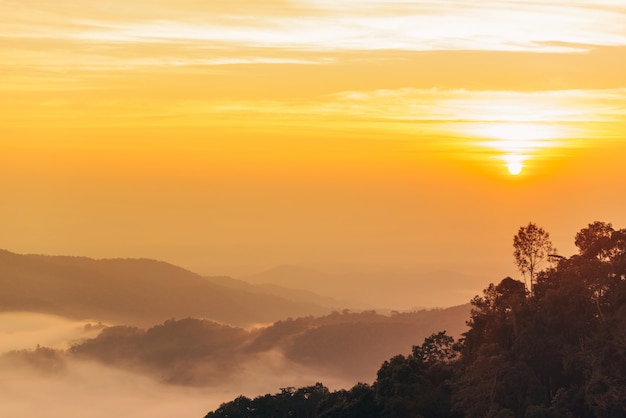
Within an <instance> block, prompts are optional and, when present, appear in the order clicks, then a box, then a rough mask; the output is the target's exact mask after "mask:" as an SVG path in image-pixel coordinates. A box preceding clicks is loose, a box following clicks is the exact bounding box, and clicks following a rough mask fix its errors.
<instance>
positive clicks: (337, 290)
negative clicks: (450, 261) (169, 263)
mask: <svg viewBox="0 0 626 418" xmlns="http://www.w3.org/2000/svg"><path fill="white" fill-rule="evenodd" d="M239 278H240V279H242V280H245V281H246V282H249V283H254V284H265V285H268V284H272V285H277V286H284V287H289V288H292V289H300V290H306V291H309V292H315V293H317V294H320V295H324V296H331V297H333V298H335V299H337V300H338V301H340V303H341V305H342V306H347V307H350V308H353V309H361V310H364V309H365V310H366V309H376V310H384V309H389V310H405V311H406V310H416V309H422V308H436V307H447V306H457V305H462V304H464V303H466V302H467V301H468V300H470V299H471V298H472V297H473V296H474V295H476V294H477V293H479V292H480V290H481V286H482V285H483V279H482V278H481V277H480V276H476V275H472V274H470V273H467V272H462V271H455V270H451V269H448V268H446V267H445V266H434V265H433V266H421V265H416V266H391V265H389V266H388V265H371V266H370V265H367V264H365V265H341V264H336V265H335V264H328V265H325V264H320V265H310V266H309V265H281V266H278V267H275V268H272V269H269V270H265V271H261V272H259V273H255V274H250V275H246V276H242V277H239Z"/></svg>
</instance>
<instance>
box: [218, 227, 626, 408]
mask: <svg viewBox="0 0 626 418" xmlns="http://www.w3.org/2000/svg"><path fill="white" fill-rule="evenodd" d="M518 236H519V240H520V241H519V242H520V246H519V247H520V256H521V257H522V258H523V257H526V258H525V260H526V262H525V264H523V268H524V269H525V271H526V272H527V273H528V274H529V275H530V276H531V279H532V280H531V283H534V285H533V289H532V292H530V291H527V289H526V286H525V284H524V283H522V282H520V281H517V280H514V279H512V278H510V277H507V278H505V279H503V280H502V281H500V283H498V284H497V285H496V284H493V283H492V284H490V285H489V286H488V287H487V288H486V289H485V290H484V291H483V294H482V295H481V296H476V297H475V298H474V299H473V300H472V306H473V309H472V311H471V315H470V319H469V321H468V325H469V330H468V331H467V332H466V333H465V334H464V335H463V337H462V338H461V339H460V340H459V341H454V340H453V339H452V338H451V337H449V336H448V335H446V333H445V332H443V331H442V332H439V333H436V334H433V335H432V336H430V337H427V338H426V339H425V340H424V342H423V343H422V344H421V345H419V346H414V347H413V350H412V353H411V354H409V355H408V356H403V355H397V356H394V357H392V358H391V359H389V360H387V361H385V362H384V363H383V364H382V366H381V367H380V369H379V371H378V373H377V376H376V380H375V381H374V383H373V384H371V385H369V384H365V383H360V384H358V385H356V386H354V387H353V388H352V389H350V390H340V391H335V392H331V391H329V390H328V389H326V388H325V387H324V386H323V385H322V384H317V385H316V386H314V387H309V388H303V389H302V391H303V392H302V393H304V394H309V395H307V396H308V397H307V396H304V398H306V401H305V400H303V399H302V397H299V396H300V395H299V394H300V393H301V392H299V391H300V390H295V389H291V390H289V391H288V393H285V392H284V391H283V392H281V393H279V394H277V395H265V396H264V397H258V398H256V399H254V400H250V399H247V398H244V399H242V398H237V399H235V400H234V401H232V402H229V403H225V404H223V405H222V406H221V407H220V408H219V409H218V410H216V411H214V412H211V413H209V414H208V415H207V416H206V417H207V418H209V417H212V418H218V417H219V418H221V417H283V416H285V417H287V416H290V417H385V418H387V417H403V418H404V417H435V418H436V417H467V418H483V417H492V418H495V417H513V418H518V417H519V418H570V417H579V418H592V417H598V418H600V417H602V418H604V417H608V418H618V417H626V230H625V229H621V230H616V229H614V228H613V227H612V225H611V224H609V223H604V222H594V223H592V224H590V225H589V226H588V227H586V228H583V229H582V230H581V231H580V232H579V233H578V234H576V238H575V244H576V245H577V247H578V249H579V252H578V254H575V255H573V256H571V257H569V258H564V257H563V258H560V259H559V261H558V263H556V265H554V266H552V267H549V268H548V269H546V270H543V271H538V269H537V265H538V261H540V260H544V259H545V257H547V255H548V254H550V253H551V251H553V250H554V249H553V248H552V244H551V243H549V236H548V235H547V233H545V231H543V229H541V228H538V227H536V226H535V225H534V224H529V226H527V227H522V228H521V229H520V232H519V233H518V235H517V236H516V237H518ZM516 248H517V247H516ZM524 248H529V249H530V250H529V251H527V252H524V251H526V250H523V249H524ZM533 251H534V252H533ZM533 257H534V258H533ZM531 258H533V259H532V260H531ZM518 267H520V269H521V268H522V266H520V265H519V263H518ZM268 397H269V398H268ZM270 400H271V402H270ZM275 403H277V404H280V405H281V406H280V408H279V407H277V406H275ZM305 403H306V406H305V405H304V404H305ZM263 405H269V406H267V407H265V406H263ZM281 408H282V409H281Z"/></svg>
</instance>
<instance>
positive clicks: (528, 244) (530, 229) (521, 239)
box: [513, 222, 556, 292]
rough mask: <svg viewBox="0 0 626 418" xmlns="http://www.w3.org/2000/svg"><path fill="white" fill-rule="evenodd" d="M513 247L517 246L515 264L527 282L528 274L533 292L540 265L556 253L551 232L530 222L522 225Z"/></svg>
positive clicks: (514, 253) (514, 254)
mask: <svg viewBox="0 0 626 418" xmlns="http://www.w3.org/2000/svg"><path fill="white" fill-rule="evenodd" d="M513 248H515V251H514V252H513V256H514V257H515V264H516V265H517V267H518V268H519V270H520V271H521V272H522V275H523V276H524V282H526V275H527V274H528V277H529V280H530V286H529V287H528V283H527V282H526V285H527V287H528V289H529V290H530V291H531V292H532V290H533V282H534V280H535V275H536V273H537V267H538V265H539V264H540V263H542V262H544V261H548V260H549V259H550V258H549V256H550V255H551V254H555V253H556V248H554V247H553V246H552V241H550V234H549V233H548V232H546V231H545V230H544V229H543V228H541V227H539V226H537V225H536V224H534V223H532V222H530V223H529V224H528V225H526V226H522V227H520V229H519V231H517V235H515V237H513Z"/></svg>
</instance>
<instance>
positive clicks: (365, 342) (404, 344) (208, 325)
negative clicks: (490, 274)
mask: <svg viewBox="0 0 626 418" xmlns="http://www.w3.org/2000/svg"><path fill="white" fill-rule="evenodd" d="M469 311H470V305H469V304H466V305H463V306H458V307H453V308H448V309H436V310H423V311H418V312H410V313H399V314H393V315H381V314H377V313H376V312H374V311H365V312H360V313H352V312H349V311H347V310H345V311H343V312H342V313H339V312H333V313H331V314H330V315H325V316H322V317H313V316H308V317H303V318H296V319H291V318H290V319H287V320H283V321H277V322H275V323H274V324H273V325H271V326H267V327H262V328H258V329H254V330H250V331H246V330H244V329H241V328H237V327H232V326H226V325H220V324H216V323H214V322H211V321H207V320H200V319H194V318H186V319H181V320H168V321H165V322H164V323H163V324H160V325H156V326H153V327H151V328H149V329H145V330H144V329H140V328H136V327H128V326H115V327H108V328H105V329H104V330H102V332H101V333H100V334H99V335H98V336H97V337H96V338H92V339H88V340H84V341H81V342H78V343H76V344H74V345H73V346H72V347H71V349H70V350H69V354H70V355H76V356H80V357H82V358H87V359H93V360H97V361H100V362H102V363H104V364H107V365H110V366H115V367H120V368H124V369H125V370H135V371H137V372H139V373H145V374H147V375H149V376H153V377H155V378H157V379H159V380H161V381H163V382H166V383H173V384H178V385H193V386H216V385H220V384H224V383H225V382H228V381H231V380H232V379H237V378H238V376H239V375H240V374H241V373H242V372H244V371H245V370H247V371H248V372H249V373H252V374H254V372H251V371H254V370H257V373H259V374H261V373H260V372H258V371H259V370H261V369H263V370H264V371H263V372H262V374H270V375H272V376H281V375H284V376H285V382H284V383H285V384H289V381H288V380H287V379H288V375H289V373H290V372H294V371H298V373H300V374H303V375H308V376H311V377H312V378H322V377H324V378H325V379H331V380H337V379H340V380H341V381H371V380H373V379H374V378H375V376H376V370H377V369H378V368H379V367H380V365H381V364H382V363H383V362H384V361H385V360H387V359H388V358H390V357H391V356H394V355H396V354H397V353H408V352H410V351H411V347H412V346H413V345H416V344H419V343H421V342H422V341H423V339H424V338H425V337H427V336H429V335H431V334H433V333H437V332H439V331H442V330H445V331H446V332H447V334H448V335H452V336H454V337H459V336H460V335H461V333H462V332H464V331H466V330H467V326H466V324H465V322H466V320H467V319H468V318H469V315H470V313H469ZM262 374H261V375H262Z"/></svg>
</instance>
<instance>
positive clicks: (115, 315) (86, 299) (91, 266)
mask: <svg viewBox="0 0 626 418" xmlns="http://www.w3.org/2000/svg"><path fill="white" fill-rule="evenodd" d="M0 311H31V312H41V313H50V314H56V315H62V316H65V317H68V318H75V319H90V320H99V321H103V322H111V323H119V324H127V325H137V326H148V325H153V324H155V323H160V322H162V321H163V320H165V319H169V318H176V317H179V318H180V317H198V318H208V319H211V320H214V321H218V322H222V323H227V324H232V325H237V326H249V325H252V324H258V323H271V322H274V321H276V320H279V319H282V318H286V317H296V316H303V315H319V314H324V313H327V312H329V309H327V308H325V307H323V306H320V305H317V304H314V303H306V302H303V301H301V300H298V301H294V300H288V299H287V298H285V297H279V296H276V295H272V294H268V293H267V292H258V291H254V289H252V288H249V289H247V290H242V289H234V288H232V287H227V286H222V285H219V284H216V283H213V282H211V281H209V280H206V279H205V278H203V277H201V276H200V275H197V274H195V273H193V272H191V271H188V270H185V269H183V268H181V267H177V266H174V265H171V264H168V263H165V262H162V261H155V260H148V259H102V260H95V259H90V258H86V257H67V256H45V255H20V254H15V253H11V252H9V251H6V250H0Z"/></svg>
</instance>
